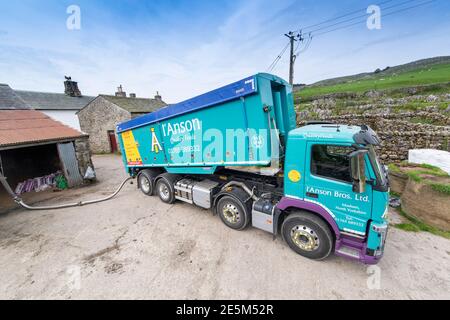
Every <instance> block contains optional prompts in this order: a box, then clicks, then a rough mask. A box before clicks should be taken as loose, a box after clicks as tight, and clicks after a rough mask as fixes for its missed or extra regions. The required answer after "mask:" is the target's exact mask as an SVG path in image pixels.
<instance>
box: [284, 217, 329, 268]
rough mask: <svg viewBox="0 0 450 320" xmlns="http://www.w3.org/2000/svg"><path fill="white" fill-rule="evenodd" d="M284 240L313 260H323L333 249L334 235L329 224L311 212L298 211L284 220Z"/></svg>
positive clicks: (299, 252)
mask: <svg viewBox="0 0 450 320" xmlns="http://www.w3.org/2000/svg"><path fill="white" fill-rule="evenodd" d="M281 232H282V234H283V238H284V240H285V241H286V242H287V244H288V245H289V247H290V248H291V249H292V250H294V251H295V252H297V253H298V254H300V255H302V256H304V257H307V258H309V259H313V260H323V259H325V258H326V257H328V256H329V255H330V253H331V251H332V249H333V244H334V243H333V241H334V240H333V235H332V233H331V231H330V228H329V227H328V225H327V224H326V223H325V222H324V221H323V220H322V219H321V218H319V217H317V216H315V215H314V214H312V213H309V212H302V211H300V212H296V213H292V214H290V215H289V216H288V217H287V218H286V220H284V222H283V225H282V227H281Z"/></svg>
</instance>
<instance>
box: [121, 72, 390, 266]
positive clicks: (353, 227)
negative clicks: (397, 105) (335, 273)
mask: <svg viewBox="0 0 450 320" xmlns="http://www.w3.org/2000/svg"><path fill="white" fill-rule="evenodd" d="M117 133H118V136H119V143H120V147H121V150H122V155H123V162H124V165H125V168H126V170H127V172H128V173H129V174H130V175H131V176H135V177H137V181H138V187H139V188H140V189H141V191H142V192H143V193H144V194H146V195H149V196H152V195H158V196H159V198H160V199H161V200H162V201H163V202H166V203H173V202H174V201H176V200H179V201H184V202H188V203H191V204H195V205H197V206H199V207H202V208H205V209H211V210H212V212H213V213H214V214H217V215H218V216H219V217H220V218H221V220H222V221H223V222H224V224H225V225H227V226H228V227H230V228H232V229H235V230H243V229H245V228H246V227H247V226H248V225H250V224H251V225H252V226H253V227H256V228H259V229H262V230H264V231H267V232H269V233H271V234H273V235H274V236H277V235H281V236H282V237H283V239H284V240H285V241H286V242H287V244H288V245H289V247H290V248H291V249H293V250H294V251H295V252H297V253H298V254H300V255H302V256H305V257H308V258H311V259H315V260H322V259H324V258H326V257H327V256H329V255H330V254H331V253H333V252H334V253H336V254H337V255H340V256H344V257H347V258H351V259H355V260H358V261H361V262H363V263H366V264H375V263H377V262H378V261H379V260H380V258H381V257H382V255H383V250H384V243H385V239H386V234H387V227H388V223H387V221H386V215H387V212H388V191H389V187H388V185H389V184H388V180H387V173H386V171H385V169H384V167H383V166H382V165H381V164H380V162H379V160H378V158H377V155H376V153H375V146H377V145H378V144H379V143H380V141H379V139H378V137H377V135H376V133H375V132H374V131H373V130H372V129H371V128H369V127H368V126H364V125H361V126H349V125H345V124H333V123H321V122H315V123H310V124H307V125H305V126H302V127H299V128H296V117H295V111H294V104H293V97H292V89H291V86H290V85H289V84H288V83H286V82H285V81H284V80H282V79H280V78H278V77H276V76H274V75H270V74H264V73H263V74H257V75H254V76H251V77H248V78H245V79H243V80H241V81H238V82H235V83H232V84H230V85H227V86H224V87H221V88H219V89H216V90H213V91H211V92H208V93H205V94H203V95H200V96H197V97H194V98H192V99H189V100H186V101H183V102H181V103H178V104H175V105H171V106H168V107H165V108H162V109H160V110H158V111H155V112H153V113H150V114H147V115H144V116H142V117H139V118H135V119H132V120H130V121H127V122H124V123H121V124H119V125H118V126H117Z"/></svg>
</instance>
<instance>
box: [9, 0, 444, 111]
mask: <svg viewBox="0 0 450 320" xmlns="http://www.w3.org/2000/svg"><path fill="white" fill-rule="evenodd" d="M428 1H429V0H409V1H408V0H391V1H386V0H378V1H377V0H370V1H367V0H339V1H337V0H334V1H333V0H321V1H318V0H315V1H314V0H278V1H274V0H245V1H244V0H213V1H212V0H210V1H208V0H147V1H144V0H117V1H110V0H70V1H65V0H40V1H38V0H21V1H6V0H0V4H1V5H0V8H1V10H0V83H7V84H9V85H10V86H11V87H12V88H13V89H18V90H32V91H45V92H63V90H64V87H63V81H64V76H65V75H68V76H69V75H70V76H71V77H72V79H73V80H75V81H78V82H79V87H80V89H81V91H82V93H83V94H84V95H92V96H96V95H98V94H114V92H115V91H116V88H117V87H118V86H119V85H122V86H123V88H124V90H125V91H126V92H127V93H136V94H137V96H138V97H153V96H154V95H155V94H156V91H159V93H160V94H161V95H162V97H163V100H164V101H166V102H168V103H176V102H179V101H182V100H185V99H188V98H191V97H193V96H195V95H198V94H201V93H203V92H207V91H209V90H212V89H215V88H217V87H219V86H222V85H226V84H228V83H231V82H234V81H237V80H240V79H242V78H244V77H247V76H249V75H252V74H255V73H258V72H266V71H267V70H268V67H269V65H270V64H271V63H272V61H273V60H274V59H275V58H276V57H277V55H278V54H279V53H280V52H281V50H282V49H283V48H284V47H285V45H286V44H287V42H288V39H287V38H286V37H285V36H284V34H285V33H286V32H288V31H290V30H299V29H302V32H303V33H304V35H305V36H307V35H308V33H309V32H311V31H314V29H317V28H320V27H323V26H326V25H327V24H325V25H320V26H318V27H310V28H307V27H308V26H311V25H314V24H316V23H320V22H323V21H325V20H328V19H330V18H334V17H337V16H340V15H344V14H346V13H349V12H354V11H358V13H356V14H355V15H352V16H348V17H346V18H343V19H341V20H335V21H333V22H330V23H328V24H332V23H336V22H339V21H342V20H345V19H349V18H352V17H355V16H358V15H361V16H362V18H360V19H355V20H351V21H350V22H347V23H344V24H340V25H336V26H335V27H330V28H328V29H323V30H319V31H316V32H313V33H312V34H313V35H314V36H313V38H312V41H311V44H310V46H309V47H308V49H307V50H306V51H304V52H302V53H300V54H299V55H298V57H297V60H296V64H295V83H313V82H316V81H319V80H323V79H327V78H331V77H336V76H343V75H349V74H355V73H360V72H367V71H373V70H375V69H377V68H383V67H386V66H394V65H398V64H402V63H407V62H410V61H413V60H417V59H422V58H429V57H434V56H442V55H450V1H448V0H435V1H433V2H431V3H427V2H428ZM382 2H386V3H383V4H381V5H380V7H381V28H380V29H374V30H369V29H368V28H367V26H366V23H365V22H361V23H359V24H356V25H354V26H352V27H349V28H345V29H341V30H336V31H333V32H329V33H327V34H322V35H319V33H321V32H325V31H327V30H332V29H334V28H337V27H340V26H343V25H346V24H350V23H354V22H358V21H365V19H366V17H365V16H363V15H366V16H367V17H369V14H366V8H367V7H368V6H369V5H373V4H380V3H382ZM401 3H404V4H403V5H399V4H401ZM421 3H427V4H425V5H423V6H419V7H417V8H414V9H411V10H407V11H404V12H398V13H395V14H389V13H390V12H393V11H395V10H400V9H402V8H406V7H411V6H414V5H417V4H421ZM71 5H76V6H78V7H79V9H80V20H79V21H80V28H79V29H77V28H76V29H70V28H68V27H67V20H68V19H69V21H73V20H71V18H72V17H73V16H72V12H70V13H67V9H68V7H69V6H71ZM394 5H399V6H398V7H393V8H390V9H389V8H388V7H390V6H394ZM384 15H386V16H385V17H384ZM361 19H362V20H361ZM305 44H306V41H305V42H303V43H301V44H300V47H299V48H303V46H304V45H305ZM287 53H288V52H286V53H285V55H283V57H282V58H281V60H280V61H279V63H278V64H277V65H276V67H275V68H274V70H273V71H271V72H272V73H274V74H276V75H278V76H281V77H282V78H284V79H288V70H289V59H288V54H287ZM449 78H450V77H449Z"/></svg>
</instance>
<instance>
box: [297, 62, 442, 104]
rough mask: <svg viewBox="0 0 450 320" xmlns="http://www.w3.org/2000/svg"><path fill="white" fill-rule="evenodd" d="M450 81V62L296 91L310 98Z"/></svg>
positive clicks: (303, 96)
mask: <svg viewBox="0 0 450 320" xmlns="http://www.w3.org/2000/svg"><path fill="white" fill-rule="evenodd" d="M447 82H450V63H443V64H435V65H432V66H428V67H421V68H418V69H416V70H413V71H408V72H404V73H398V74H395V73H392V74H389V73H383V72H381V73H378V74H372V75H370V76H368V77H367V78H365V79H361V80H352V81H348V82H344V83H340V84H334V85H311V86H307V87H305V88H304V89H301V90H300V91H298V92H296V93H295V97H296V98H301V99H308V98H311V97H315V96H320V95H325V94H331V93H338V92H355V93H359V92H366V91H369V90H387V89H397V88H404V87H414V86H420V85H430V84H438V83H447Z"/></svg>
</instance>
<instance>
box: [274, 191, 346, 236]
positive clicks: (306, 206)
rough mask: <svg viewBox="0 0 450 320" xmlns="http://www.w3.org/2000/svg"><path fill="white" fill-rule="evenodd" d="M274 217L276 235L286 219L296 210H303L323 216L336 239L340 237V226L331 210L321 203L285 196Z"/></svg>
mask: <svg viewBox="0 0 450 320" xmlns="http://www.w3.org/2000/svg"><path fill="white" fill-rule="evenodd" d="M277 209H278V210H276V213H275V217H274V218H275V219H274V235H277V234H278V232H279V227H280V226H281V225H282V223H283V221H284V219H285V218H286V217H287V216H288V215H289V214H290V213H292V212H293V211H295V210H302V211H306V212H309V213H312V214H314V215H315V216H317V217H319V218H321V219H322V220H323V221H324V222H325V223H326V224H327V225H328V227H329V228H330V230H331V231H332V233H333V235H334V237H335V240H336V239H339V238H340V231H339V227H338V225H337V223H336V221H335V219H334V217H333V214H332V213H331V212H329V210H328V209H327V208H325V207H323V206H322V205H320V204H316V203H312V202H309V201H304V200H301V199H292V198H283V199H282V200H281V201H280V202H279V203H278V205H277Z"/></svg>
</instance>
